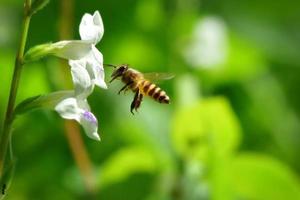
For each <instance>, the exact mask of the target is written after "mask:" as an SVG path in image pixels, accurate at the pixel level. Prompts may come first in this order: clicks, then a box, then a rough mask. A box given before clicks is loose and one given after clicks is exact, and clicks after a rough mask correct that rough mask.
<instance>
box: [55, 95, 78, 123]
mask: <svg viewBox="0 0 300 200" xmlns="http://www.w3.org/2000/svg"><path fill="white" fill-rule="evenodd" d="M55 110H56V111H57V112H58V113H59V115H60V116H61V117H62V118H64V119H75V120H76V121H78V122H79V121H80V117H81V113H82V109H80V108H79V107H78V104H77V101H76V99H75V98H73V97H71V98H66V99H64V100H62V101H61V102H59V103H58V104H57V105H56V106H55Z"/></svg>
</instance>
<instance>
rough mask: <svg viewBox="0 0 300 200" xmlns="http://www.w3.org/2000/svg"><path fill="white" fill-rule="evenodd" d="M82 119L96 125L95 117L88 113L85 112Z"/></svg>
mask: <svg viewBox="0 0 300 200" xmlns="http://www.w3.org/2000/svg"><path fill="white" fill-rule="evenodd" d="M83 117H84V118H85V119H86V120H87V121H89V122H92V123H94V124H98V121H97V119H96V117H95V116H94V115H93V113H91V112H89V111H85V112H84V113H83Z"/></svg>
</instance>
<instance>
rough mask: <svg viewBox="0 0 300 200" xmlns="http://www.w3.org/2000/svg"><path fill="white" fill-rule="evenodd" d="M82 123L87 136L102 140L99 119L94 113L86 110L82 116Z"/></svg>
mask: <svg viewBox="0 0 300 200" xmlns="http://www.w3.org/2000/svg"><path fill="white" fill-rule="evenodd" d="M80 124H81V125H82V127H83V129H84V131H85V133H86V134H87V136H89V137H90V138H92V139H94V140H100V137H99V135H98V132H97V131H98V121H97V118H96V117H95V116H94V114H93V113H91V112H90V111H84V112H83V113H82V114H81V117H80Z"/></svg>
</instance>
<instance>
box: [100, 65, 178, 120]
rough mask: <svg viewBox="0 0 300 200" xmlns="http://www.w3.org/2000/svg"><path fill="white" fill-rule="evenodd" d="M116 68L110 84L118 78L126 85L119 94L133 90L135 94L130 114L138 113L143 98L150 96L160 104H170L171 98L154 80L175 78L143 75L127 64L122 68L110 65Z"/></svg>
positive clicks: (164, 75)
mask: <svg viewBox="0 0 300 200" xmlns="http://www.w3.org/2000/svg"><path fill="white" fill-rule="evenodd" d="M106 65H107V66H113V67H115V70H114V71H113V73H112V75H111V77H112V79H111V80H110V83H111V82H112V81H113V80H115V79H116V78H120V79H121V81H122V82H123V83H124V84H125V85H124V86H123V87H122V88H121V89H120V91H119V92H118V94H120V93H121V92H122V91H124V92H126V91H127V90H131V91H133V92H134V93H135V95H134V98H133V101H132V103H131V106H130V112H131V113H132V114H134V113H133V110H135V111H137V109H138V108H139V107H140V106H141V103H142V100H143V96H149V97H151V98H152V99H154V100H155V101H157V102H159V103H164V104H169V103H170V98H169V96H168V95H167V93H166V92H165V91H163V90H162V89H160V88H159V87H158V86H157V85H155V84H154V83H152V81H154V80H160V79H171V78H173V77H174V76H173V75H172V74H168V73H144V74H143V73H141V72H139V71H137V70H135V69H132V68H130V67H128V65H127V64H123V65H120V66H114V65H108V64H106Z"/></svg>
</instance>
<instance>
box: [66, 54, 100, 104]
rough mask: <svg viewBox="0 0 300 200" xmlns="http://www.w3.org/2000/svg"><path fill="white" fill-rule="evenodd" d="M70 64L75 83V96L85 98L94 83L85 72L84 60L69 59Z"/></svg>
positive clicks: (90, 91)
mask: <svg viewBox="0 0 300 200" xmlns="http://www.w3.org/2000/svg"><path fill="white" fill-rule="evenodd" d="M69 64H70V65H71V73H72V80H73V83H74V85H75V96H76V98H77V99H86V98H87V97H88V96H89V95H90V94H91V93H92V91H93V89H94V84H93V83H92V81H91V77H90V75H89V73H88V72H87V70H86V68H85V65H86V62H82V61H80V60H79V61H69Z"/></svg>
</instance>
